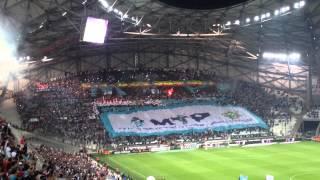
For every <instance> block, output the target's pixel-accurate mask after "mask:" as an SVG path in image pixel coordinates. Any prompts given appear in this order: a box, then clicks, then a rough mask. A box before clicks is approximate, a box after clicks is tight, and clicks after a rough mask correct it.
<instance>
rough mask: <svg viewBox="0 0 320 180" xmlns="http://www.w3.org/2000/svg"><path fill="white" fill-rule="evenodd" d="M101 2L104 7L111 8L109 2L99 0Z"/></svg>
mask: <svg viewBox="0 0 320 180" xmlns="http://www.w3.org/2000/svg"><path fill="white" fill-rule="evenodd" d="M99 2H100V4H101V5H102V6H103V7H104V8H107V9H108V8H109V6H110V5H109V3H108V2H107V1H105V0H99Z"/></svg>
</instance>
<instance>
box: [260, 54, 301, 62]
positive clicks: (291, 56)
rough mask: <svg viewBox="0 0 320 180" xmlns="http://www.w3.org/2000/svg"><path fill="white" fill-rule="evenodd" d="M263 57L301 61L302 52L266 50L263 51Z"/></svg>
mask: <svg viewBox="0 0 320 180" xmlns="http://www.w3.org/2000/svg"><path fill="white" fill-rule="evenodd" d="M262 57H263V58H264V59H269V60H275V61H299V60H300V58H301V54H299V53H296V52H292V53H289V54H286V53H272V52H265V53H263V55H262Z"/></svg>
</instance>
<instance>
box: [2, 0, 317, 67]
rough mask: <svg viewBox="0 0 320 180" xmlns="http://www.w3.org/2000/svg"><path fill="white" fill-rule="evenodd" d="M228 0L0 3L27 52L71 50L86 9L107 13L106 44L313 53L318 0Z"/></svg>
mask: <svg viewBox="0 0 320 180" xmlns="http://www.w3.org/2000/svg"><path fill="white" fill-rule="evenodd" d="M103 1H104V2H103ZM163 1H165V0H163ZM176 2H177V1H176ZM184 2H186V1H184ZM190 2H191V1H190ZM224 2H227V1H224ZM228 2H230V4H227V3H226V4H223V5H221V6H225V5H226V6H227V7H224V8H219V7H220V5H215V4H213V5H212V7H213V8H219V9H209V10H196V9H198V8H202V7H200V6H201V5H200V6H199V7H196V6H195V7H194V8H195V9H184V8H178V7H175V6H171V5H168V4H166V3H164V2H161V1H158V0H81V1H80V0H32V1H31V0H17V1H11V0H1V1H0V8H1V11H2V12H3V15H4V16H6V17H9V18H10V19H11V22H12V24H13V25H14V26H15V27H16V29H17V30H19V31H21V36H20V40H21V42H22V43H20V46H19V49H20V50H21V51H20V52H23V54H25V55H29V54H30V55H31V56H34V57H41V56H42V57H43V56H44V55H46V56H61V55H66V53H67V52H70V51H71V50H78V49H79V48H78V47H79V45H83V43H79V40H80V37H81V34H82V30H83V27H84V22H85V18H86V17H87V16H95V17H102V18H107V19H108V20H109V24H110V26H109V28H110V29H109V35H108V39H109V40H108V44H109V45H110V46H111V45H112V44H113V42H117V43H118V42H123V41H126V42H127V41H130V40H135V41H139V40H141V41H145V40H155V39H156V40H158V42H160V40H164V41H169V40H178V41H182V40H188V42H192V41H205V42H206V43H207V44H210V46H209V45H208V47H210V48H212V50H213V51H217V54H216V55H217V57H219V56H221V57H226V56H228V57H231V56H229V55H235V56H237V55H241V56H244V54H246V55H247V57H248V58H249V59H251V58H258V57H257V55H260V53H262V52H264V51H286V52H291V51H295V52H300V53H301V54H302V55H303V56H304V57H309V56H312V55H313V54H314V55H315V57H318V55H319V54H318V52H317V50H318V48H319V47H318V46H319V35H320V26H319V24H320V22H319V21H320V1H313V0H312V1H311V0H309V1H306V2H305V3H306V4H305V6H304V7H301V8H300V7H295V6H296V5H295V3H299V2H300V0H295V1H292V0H251V1H244V2H242V3H240V4H236V5H234V4H233V2H236V1H228ZM172 3H173V2H172ZM185 5H187V6H188V7H187V8H189V7H190V8H191V6H189V5H188V3H185ZM229 5H232V6H229ZM288 6H289V9H286V7H288ZM210 7H211V6H210ZM283 8H284V9H283ZM279 11H280V13H279ZM118 44H119V43H118ZM184 45H185V43H184ZM314 59H316V58H314ZM313 63H315V62H313Z"/></svg>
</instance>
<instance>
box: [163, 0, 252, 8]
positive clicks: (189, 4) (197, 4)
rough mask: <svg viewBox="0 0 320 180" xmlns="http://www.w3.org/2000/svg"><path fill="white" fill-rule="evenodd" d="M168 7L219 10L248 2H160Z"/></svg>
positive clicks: (217, 0)
mask: <svg viewBox="0 0 320 180" xmlns="http://www.w3.org/2000/svg"><path fill="white" fill-rule="evenodd" d="M160 1H161V2H164V3H166V4H168V5H171V6H175V7H178V8H186V9H219V8H225V7H228V6H232V5H237V4H240V3H243V2H245V1H247V0H228V1H225V0H201V1H198V0H160Z"/></svg>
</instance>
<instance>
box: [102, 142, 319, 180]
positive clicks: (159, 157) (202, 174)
mask: <svg viewBox="0 0 320 180" xmlns="http://www.w3.org/2000/svg"><path fill="white" fill-rule="evenodd" d="M97 156H98V157H99V159H100V161H101V162H105V163H108V164H109V165H110V166H112V167H114V168H118V169H119V170H120V171H122V172H125V173H126V174H129V175H130V176H131V177H133V178H134V179H136V180H140V179H141V180H145V179H146V177H147V176H150V175H152V176H155V177H164V178H165V180H237V179H238V177H239V175H240V174H243V175H247V176H249V180H264V179H265V176H266V175H268V174H269V175H273V176H275V180H320V144H319V143H314V142H303V143H297V144H277V145H272V146H265V147H254V148H224V149H212V150H190V151H172V152H161V153H142V154H126V155H113V156H106V155H97Z"/></svg>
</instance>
